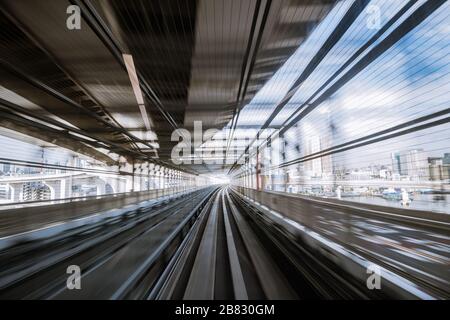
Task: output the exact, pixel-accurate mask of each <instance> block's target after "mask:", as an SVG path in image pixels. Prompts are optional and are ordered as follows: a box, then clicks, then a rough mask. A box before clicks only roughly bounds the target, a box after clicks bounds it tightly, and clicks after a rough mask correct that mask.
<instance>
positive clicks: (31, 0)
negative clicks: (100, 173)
mask: <svg viewBox="0 0 450 320" xmlns="http://www.w3.org/2000/svg"><path fill="white" fill-rule="evenodd" d="M334 3H335V1H325V0H273V1H266V0H248V1H241V0H199V1H196V0H169V1H168V0H159V1H139V0H128V1H120V0H73V1H67V0H57V1H35V0H21V1H16V0H0V8H1V12H0V21H1V22H0V23H1V27H0V50H1V55H0V56H1V60H0V76H1V83H0V85H1V89H2V90H0V99H1V100H0V106H1V107H0V113H1V114H2V116H3V117H4V118H5V119H7V120H8V121H7V123H8V129H15V130H16V131H19V132H22V133H26V132H24V131H25V129H24V128H26V127H27V126H34V125H37V122H36V121H37V120H36V119H32V118H30V117H29V116H30V113H31V114H33V115H36V116H39V117H41V118H40V119H41V120H42V121H44V120H48V119H53V120H54V119H57V120H56V121H58V122H59V123H64V125H65V126H66V130H62V131H60V132H59V131H58V132H55V130H54V128H53V130H51V128H50V127H49V128H48V130H47V129H46V128H47V127H46V126H44V125H43V124H42V123H41V124H40V127H39V132H38V133H39V137H38V136H37V135H38V133H35V134H34V137H36V138H40V139H42V140H45V141H51V142H53V143H55V144H59V143H60V144H61V145H64V146H66V147H67V139H69V140H73V141H76V144H75V143H74V146H75V145H76V146H77V148H76V151H78V152H82V153H85V154H88V155H90V156H93V155H96V156H97V158H102V160H103V161H105V160H108V161H109V160H111V159H109V157H110V155H111V154H109V153H108V151H109V152H111V153H114V154H118V155H122V156H124V157H126V158H128V159H129V160H131V159H137V160H145V159H148V158H149V157H152V158H153V157H155V156H157V158H158V160H155V161H159V162H161V163H168V164H170V155H171V150H172V148H173V146H174V145H175V143H176V142H171V141H170V138H171V133H172V132H173V130H174V129H176V128H187V129H188V130H192V128H193V123H194V121H202V123H203V128H204V129H207V128H217V129H221V128H223V127H224V126H225V125H227V124H228V123H230V121H232V120H233V117H235V116H236V114H237V113H238V111H239V110H240V109H241V108H242V107H243V106H244V105H245V104H246V103H248V102H249V101H250V100H251V99H252V98H253V97H254V96H255V94H256V93H257V92H258V90H259V89H261V87H262V86H263V85H264V84H265V83H266V82H267V81H268V80H269V79H270V78H271V77H272V76H273V74H274V73H275V72H276V71H277V70H278V69H279V68H280V66H281V65H282V64H283V63H284V62H286V60H287V59H288V58H289V57H290V56H291V55H292V53H293V52H294V51H295V50H296V49H297V48H298V47H299V45H300V44H301V43H302V42H303V41H304V40H305V38H306V37H307V36H308V34H310V33H311V31H312V30H313V28H314V27H315V26H316V25H317V24H318V23H319V22H320V21H321V20H322V19H323V18H324V17H325V16H326V14H327V13H328V12H329V11H330V10H331V8H332V6H333V4H334ZM70 5H78V6H79V7H80V8H81V12H82V20H81V30H69V29H68V28H67V27H66V20H67V17H68V14H67V12H66V10H67V7H68V6H70ZM122 54H130V55H131V56H132V57H133V60H134V64H135V68H136V71H137V75H138V78H139V83H140V87H141V90H142V92H143V96H144V104H145V110H144V111H145V112H146V114H148V117H149V124H150V129H151V131H153V132H154V133H155V134H152V133H149V132H148V128H146V124H145V121H144V120H143V115H144V114H145V113H144V114H143V113H142V110H141V109H140V108H139V106H138V103H137V100H136V97H135V94H134V91H133V87H132V84H131V82H130V78H129V75H128V72H127V68H126V66H125V63H124V60H123V57H122ZM11 93H13V94H11ZM32 105H34V106H38V108H32V107H30V106H32ZM27 114H28V116H27ZM54 121H55V120H54ZM0 125H1V126H3V125H2V122H0ZM5 126H6V125H5ZM71 130H75V131H77V130H78V132H79V133H83V135H85V137H83V138H81V137H80V136H78V135H75V134H69V133H68V132H69V131H71ZM30 134H31V133H30ZM86 137H87V138H86ZM58 139H59V140H58ZM94 149H105V150H107V152H104V153H102V154H101V155H98V154H97V151H96V150H94ZM111 161H112V160H111ZM217 168H218V167H217ZM217 168H216V167H214V166H206V165H192V166H188V167H186V168H185V169H186V170H187V171H190V172H198V173H202V172H209V171H213V170H215V169H217Z"/></svg>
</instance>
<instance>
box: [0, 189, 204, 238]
mask: <svg viewBox="0 0 450 320" xmlns="http://www.w3.org/2000/svg"><path fill="white" fill-rule="evenodd" d="M197 189H198V188H192V189H190V191H194V190H197ZM186 191H189V190H186V188H185V187H175V188H167V189H156V190H150V191H140V192H129V193H120V194H114V195H105V196H101V197H97V196H94V197H83V198H78V199H77V198H71V199H67V200H68V202H64V203H56V204H45V205H40V206H33V207H21V208H14V209H6V210H1V211H0V237H4V236H8V235H12V234H17V233H22V232H27V231H29V230H34V229H38V228H42V227H43V226H46V225H50V224H54V223H58V222H61V221H67V220H73V219H78V218H81V217H84V216H87V215H91V214H93V213H97V212H101V211H106V210H110V209H114V208H122V207H124V206H127V205H131V204H135V203H138V202H142V201H147V200H152V199H157V198H161V197H166V196H173V195H176V194H178V193H181V192H186ZM69 200H70V201H69ZM48 202H50V203H51V201H48Z"/></svg>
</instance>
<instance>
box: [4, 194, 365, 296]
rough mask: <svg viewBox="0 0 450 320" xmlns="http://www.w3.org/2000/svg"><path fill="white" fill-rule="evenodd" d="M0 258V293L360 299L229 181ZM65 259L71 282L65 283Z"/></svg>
mask: <svg viewBox="0 0 450 320" xmlns="http://www.w3.org/2000/svg"><path fill="white" fill-rule="evenodd" d="M0 262H1V269H0V298H2V299H189V300H197V299H206V300H212V299H239V300H246V299H309V298H327V299H333V298H369V297H368V296H367V293H366V292H365V291H364V290H363V289H361V288H360V287H359V285H358V284H357V283H352V282H351V281H349V280H348V279H349V277H346V276H345V275H343V274H342V273H340V272H339V271H338V269H337V268H336V266H333V265H332V264H330V263H329V262H324V261H321V260H320V259H319V258H317V257H315V256H314V255H313V254H311V253H309V252H308V251H307V250H306V249H304V248H303V247H302V246H301V245H299V244H298V243H296V241H295V239H292V238H290V237H289V236H288V235H286V234H284V233H283V231H282V230H279V229H277V228H276V227H275V226H273V225H272V224H271V223H270V221H268V220H267V219H265V217H264V215H262V214H260V213H259V212H258V211H256V210H255V209H254V208H252V207H251V206H249V205H248V204H247V203H246V202H245V201H244V200H243V199H242V198H241V197H240V196H239V195H238V194H237V193H235V192H233V191H232V190H231V189H229V188H215V189H214V188H209V189H203V190H200V191H196V192H194V193H192V194H191V195H190V196H189V198H187V197H183V198H180V199H176V200H173V201H171V202H169V203H167V204H165V205H162V206H159V207H151V208H145V209H143V210H141V211H140V212H130V213H129V214H127V215H124V216H122V217H121V218H120V219H115V220H113V221H108V222H104V223H101V224H97V225H93V226H89V227H84V228H80V229H77V230H73V231H71V232H70V233H69V234H65V235H64V236H59V237H54V238H51V239H48V240H46V241H44V242H42V241H41V242H39V243H27V244H23V245H21V246H18V247H16V248H13V249H10V250H6V251H3V252H0ZM69 265H77V266H79V267H80V269H81V271H82V272H81V290H70V289H68V288H67V286H66V280H67V277H68V274H67V273H66V269H67V267H68V266H69ZM350 278H351V277H350ZM366 291H367V290H366ZM371 298H373V297H371Z"/></svg>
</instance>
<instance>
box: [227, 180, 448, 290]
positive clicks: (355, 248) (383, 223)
mask: <svg viewBox="0 0 450 320" xmlns="http://www.w3.org/2000/svg"><path fill="white" fill-rule="evenodd" d="M234 189H235V190H236V191H237V192H238V194H240V195H241V196H244V197H245V198H247V199H248V200H250V201H253V203H255V204H257V205H258V206H259V207H261V208H263V209H264V210H267V212H274V213H275V215H278V216H279V217H280V218H281V219H284V220H286V221H287V223H286V225H288V226H290V227H292V228H295V229H296V230H298V232H297V233H298V234H306V235H308V236H305V237H302V238H303V239H304V241H305V243H307V244H308V245H310V244H312V243H313V242H315V241H314V240H317V239H318V238H320V239H324V240H323V241H322V243H326V244H327V245H326V246H322V247H321V248H316V249H318V250H319V251H321V252H322V253H324V254H325V255H327V256H329V257H331V259H338V258H337V256H339V254H338V255H336V253H333V252H329V251H330V250H329V248H330V245H331V247H333V243H334V244H336V245H334V247H336V248H337V247H342V248H345V250H346V251H348V252H350V253H351V254H350V255H351V256H359V257H361V258H363V259H364V260H365V261H368V262H369V263H375V264H377V265H379V266H382V267H383V268H385V269H386V270H390V271H392V272H394V273H395V274H398V275H401V276H403V277H404V278H406V279H409V280H410V281H411V282H412V283H414V284H420V286H421V287H424V288H427V291H428V292H433V293H434V294H433V296H436V297H446V298H448V297H450V290H449V288H450V271H449V270H450V269H449V268H448V266H449V265H450V250H448V248H449V244H448V236H449V234H450V215H448V214H444V213H436V212H428V211H419V210H410V209H400V208H391V207H384V206H377V205H369V204H360V203H355V202H350V201H342V200H337V199H323V198H317V197H305V196H301V195H296V194H286V193H280V192H271V191H258V190H254V189H249V188H244V187H237V186H235V187H234ZM311 239H312V240H311ZM330 240H331V241H330ZM325 247H327V248H325ZM332 251H333V250H332ZM341 264H343V262H342V261H341ZM358 272H360V271H358ZM364 273H365V272H364Z"/></svg>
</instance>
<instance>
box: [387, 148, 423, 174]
mask: <svg viewBox="0 0 450 320" xmlns="http://www.w3.org/2000/svg"><path fill="white" fill-rule="evenodd" d="M391 159H392V172H393V173H394V174H400V175H402V176H409V177H411V178H421V177H426V176H427V174H428V161H427V158H426V156H425V152H424V151H423V149H413V150H407V151H400V152H394V153H392V154H391Z"/></svg>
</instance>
